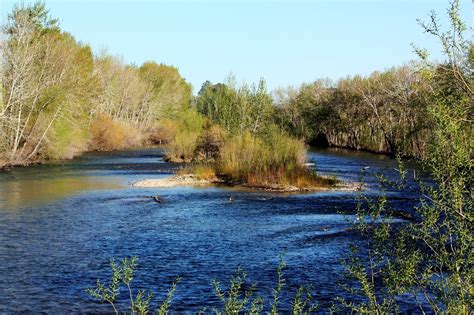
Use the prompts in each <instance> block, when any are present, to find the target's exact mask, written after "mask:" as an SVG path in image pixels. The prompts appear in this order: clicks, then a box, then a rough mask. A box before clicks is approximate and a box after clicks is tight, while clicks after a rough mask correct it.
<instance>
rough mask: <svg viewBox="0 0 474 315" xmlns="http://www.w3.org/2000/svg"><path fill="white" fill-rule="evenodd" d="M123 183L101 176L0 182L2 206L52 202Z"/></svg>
mask: <svg viewBox="0 0 474 315" xmlns="http://www.w3.org/2000/svg"><path fill="white" fill-rule="evenodd" d="M122 187H123V184H121V183H120V182H118V181H113V180H104V179H101V178H99V177H88V176H78V177H59V178H54V177H53V178H43V179H21V180H10V181H4V182H0V205H2V206H1V208H8V209H16V208H23V207H27V206H32V205H39V204H44V203H48V202H52V201H54V200H57V199H59V198H63V197H66V196H69V195H73V194H76V193H78V192H81V191H84V190H100V189H117V188H122Z"/></svg>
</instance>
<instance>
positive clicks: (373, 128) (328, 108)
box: [275, 64, 431, 157]
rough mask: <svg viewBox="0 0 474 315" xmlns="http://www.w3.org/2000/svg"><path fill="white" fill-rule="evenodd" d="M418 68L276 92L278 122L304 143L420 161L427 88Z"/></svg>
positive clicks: (425, 139)
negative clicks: (414, 158) (386, 154)
mask: <svg viewBox="0 0 474 315" xmlns="http://www.w3.org/2000/svg"><path fill="white" fill-rule="evenodd" d="M419 69H420V67H419V65H415V64H411V65H405V66H401V67H395V68H392V69H389V70H387V71H384V72H374V73H372V74H371V75H370V76H367V77H363V76H358V75H357V76H353V77H348V78H344V79H341V80H339V81H337V82H335V83H334V82H331V81H329V80H318V81H316V82H314V83H311V84H304V85H302V86H301V87H300V88H299V89H298V90H295V89H291V88H290V89H279V90H277V91H276V93H275V95H276V102H277V108H278V121H279V122H280V125H281V126H283V128H285V129H286V130H288V131H290V132H292V133H293V134H294V135H295V136H298V137H301V138H304V139H305V140H306V141H308V142H310V143H314V144H317V145H323V146H324V145H327V146H336V147H344V148H350V149H357V150H359V149H363V150H368V151H373V152H379V153H389V154H401V155H403V156H413V157H422V156H424V154H425V153H426V145H427V143H428V142H429V140H430V136H431V135H430V130H429V126H430V122H429V120H428V118H427V117H428V115H427V107H428V101H427V97H428V96H429V94H430V86H429V83H428V80H427V79H426V78H423V76H422V74H421V73H420V71H419Z"/></svg>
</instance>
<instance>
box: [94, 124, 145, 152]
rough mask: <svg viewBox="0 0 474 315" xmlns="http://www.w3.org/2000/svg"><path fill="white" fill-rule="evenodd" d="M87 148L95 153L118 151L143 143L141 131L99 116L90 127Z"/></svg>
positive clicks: (130, 125) (129, 125)
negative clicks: (89, 138)
mask: <svg viewBox="0 0 474 315" xmlns="http://www.w3.org/2000/svg"><path fill="white" fill-rule="evenodd" d="M90 131H91V140H90V145H89V148H90V149H91V150H96V151H110V150H120V149H125V148H129V147H136V146H140V145H142V144H143V143H144V142H145V139H144V134H143V131H142V130H141V129H140V128H139V127H135V126H133V125H132V124H130V123H127V122H122V121H116V120H113V119H112V118H110V117H109V116H107V115H99V116H98V117H97V118H96V119H95V120H94V121H93V122H92V125H91V129H90Z"/></svg>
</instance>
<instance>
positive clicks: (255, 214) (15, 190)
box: [0, 148, 416, 313]
mask: <svg viewBox="0 0 474 315" xmlns="http://www.w3.org/2000/svg"><path fill="white" fill-rule="evenodd" d="M308 159H309V162H313V163H315V165H316V168H317V169H318V171H319V172H320V173H322V174H326V175H327V174H330V175H335V176H337V177H338V178H340V179H341V180H346V181H358V180H359V178H360V175H361V170H362V169H365V172H366V173H367V176H366V177H365V180H364V181H365V182H366V183H367V189H366V193H367V194H372V195H376V194H378V188H377V187H378V186H377V183H378V181H377V179H376V178H375V177H374V173H377V172H384V173H386V174H388V176H389V177H390V178H395V176H396V174H397V171H396V167H397V163H396V161H395V160H394V159H392V158H389V157H386V156H383V155H376V154H370V153H363V152H353V151H348V150H342V149H310V150H309V152H308ZM175 167H176V165H173V164H169V163H165V162H164V161H163V159H162V149H160V148H147V149H140V150H129V151H119V152H101V153H89V154H85V155H83V156H81V157H79V158H76V159H74V160H71V161H67V162H61V163H53V164H46V165H38V166H30V167H23V168H15V169H13V170H11V171H8V172H3V173H0V312H2V313H3V312H32V313H39V312H48V313H51V312H53V313H62V312H106V311H111V308H110V307H109V306H108V305H105V304H101V303H98V302H96V301H94V300H93V299H91V298H90V297H89V296H88V295H87V294H86V293H85V288H87V287H93V286H94V285H95V281H96V279H97V278H101V279H104V278H107V277H108V276H109V275H110V274H109V268H108V260H109V259H110V258H123V257H127V256H132V255H136V256H137V257H138V258H139V270H138V272H137V274H136V276H135V279H134V285H133V286H134V287H135V288H139V289H147V290H153V291H155V292H156V296H155V298H154V300H155V301H157V300H162V299H163V297H164V295H165V294H166V291H167V290H168V289H169V287H170V285H171V283H172V282H173V281H174V280H175V278H176V277H177V276H180V277H181V278H182V281H181V283H180V284H179V285H178V289H177V291H176V294H175V298H174V299H173V304H172V309H173V310H174V311H193V312H197V311H199V310H200V309H201V308H202V306H207V307H208V310H210V308H209V307H212V306H218V305H219V302H218V301H217V299H216V297H215V296H214V294H213V289H212V285H211V282H212V280H213V279H217V280H220V281H221V282H222V283H223V284H227V283H228V281H229V278H230V276H231V275H232V273H233V272H234V270H235V269H236V268H237V267H238V266H242V267H243V268H244V269H245V270H246V271H247V273H248V279H249V281H250V282H255V283H256V286H257V288H258V289H259V291H260V292H261V293H262V294H263V295H264V297H266V299H267V302H269V301H268V298H269V296H270V294H271V288H273V287H275V284H276V280H277V276H276V267H277V266H278V255H279V254H282V253H283V254H284V259H285V261H286V263H287V268H286V269H285V279H286V287H285V292H290V293H291V294H294V292H295V291H296V289H297V288H298V286H299V285H307V286H312V293H313V296H314V297H315V300H316V301H318V302H319V304H320V306H321V307H322V309H324V308H326V307H328V306H329V305H330V303H331V301H332V299H333V298H334V297H335V296H338V295H342V296H344V290H343V289H342V288H341V286H340V283H341V282H343V281H344V275H343V271H342V268H341V265H340V259H341V258H342V257H343V256H344V254H345V253H347V249H348V244H349V243H350V242H351V241H354V240H355V241H357V238H356V236H355V234H354V233H353V232H351V231H350V230H348V228H349V227H350V225H351V220H352V219H353V218H351V216H350V214H351V213H352V211H353V209H354V208H355V205H356V200H355V198H356V193H354V192H323V193H321V192H320V193H307V194H277V193H268V192H252V191H246V190H242V189H235V188H223V187H202V188H192V187H183V188H169V189H143V188H131V187H130V183H131V182H133V181H136V180H139V179H145V178H161V177H164V176H169V175H170V174H172V171H173V168H175ZM410 172H412V170H409V174H410ZM388 194H389V198H390V201H391V203H392V205H393V207H394V208H395V209H400V210H405V209H409V208H410V207H412V206H413V205H414V204H415V203H416V194H414V193H412V192H411V191H409V190H406V191H402V192H397V191H389V192H388ZM153 195H159V196H160V197H162V198H163V200H164V203H156V202H154V201H153V200H152V199H151V198H149V197H150V196H153ZM230 196H232V199H233V201H232V202H229V201H228V199H229V197H230ZM288 296H289V294H287V293H285V294H284V295H283V297H282V302H281V307H282V310H287V309H288V308H289V297H288ZM402 305H404V306H403V307H404V309H405V310H407V311H409V310H416V309H415V308H414V305H411V304H410V300H409V299H407V301H405V303H402ZM120 307H121V308H122V310H126V309H124V307H123V305H122V306H120Z"/></svg>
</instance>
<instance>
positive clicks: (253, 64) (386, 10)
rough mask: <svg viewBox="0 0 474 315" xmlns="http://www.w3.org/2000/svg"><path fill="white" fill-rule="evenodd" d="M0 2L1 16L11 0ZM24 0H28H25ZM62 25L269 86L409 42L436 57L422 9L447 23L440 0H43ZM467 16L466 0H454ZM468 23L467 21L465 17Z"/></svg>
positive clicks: (353, 69) (356, 66)
mask: <svg viewBox="0 0 474 315" xmlns="http://www.w3.org/2000/svg"><path fill="white" fill-rule="evenodd" d="M0 1H2V8H1V10H2V17H5V15H6V14H7V12H9V11H10V9H11V7H12V5H13V3H14V2H15V1H11V0H0ZM27 2H28V1H27ZM46 5H47V7H48V8H49V9H50V12H51V14H52V16H54V17H59V18H60V23H61V27H62V29H63V30H65V31H68V32H70V33H72V34H73V35H74V36H75V37H76V39H78V40H80V41H82V42H86V43H89V44H90V45H91V46H92V48H93V49H94V51H99V50H100V49H102V48H107V49H108V50H109V52H110V53H112V54H115V55H121V56H122V57H123V58H124V60H125V61H126V62H129V63H135V64H141V63H142V62H144V61H146V60H155V61H157V62H162V63H166V64H171V65H174V66H176V67H178V68H179V70H180V72H181V74H182V75H183V76H184V77H185V78H186V79H187V80H188V81H189V82H191V83H192V84H193V86H194V91H195V92H196V91H197V90H199V88H200V86H201V84H202V83H203V82H204V81H205V80H211V81H212V82H219V81H222V80H223V79H224V78H225V77H226V76H227V75H228V74H229V73H231V72H232V73H233V74H234V75H235V76H236V78H237V80H238V81H242V80H246V81H250V82H255V81H257V80H258V79H259V78H260V77H263V78H265V79H266V80H267V83H268V86H269V88H270V89H273V88H275V87H278V86H287V85H295V86H297V85H299V84H301V83H302V82H309V81H313V80H315V79H316V78H321V77H329V78H332V79H337V78H339V77H343V76H347V75H353V74H358V73H359V74H369V73H371V72H372V71H374V70H383V69H386V68H389V67H391V66H394V65H400V64H402V63H404V62H407V61H409V60H411V59H415V55H414V54H413V52H412V48H411V46H410V43H412V42H413V43H417V44H418V45H419V46H422V47H426V48H428V49H430V50H431V51H434V52H435V53H434V56H435V57H436V58H439V57H440V56H441V54H440V49H439V47H438V46H436V44H435V42H434V41H432V40H430V38H429V36H428V35H426V34H423V32H422V31H421V29H420V27H419V26H418V25H417V22H416V19H417V18H427V16H428V13H429V11H430V10H432V9H433V10H435V11H437V12H438V13H440V17H441V18H442V19H441V21H442V22H443V24H447V23H446V19H445V11H446V8H447V5H448V1H446V0H445V1H437V0H430V1H428V0H405V1H402V0H398V1H397V0H391V1H389V0H386V1H383V0H381V1H375V0H372V1H370V0H365V1H356V0H354V1H350V0H345V1H343V0H332V1H330V0H327V1H318V0H313V1H302V0H293V1H291V0H288V1H276V0H274V1H256V0H255V1H250V0H247V1H243V0H241V1H237V0H235V1H232V0H227V1H224V0H222V1H204V0H203V1H198V0H196V1H190V0H188V1H184V0H178V1H170V0H169V1H132V0H129V1H122V0H114V1H112V0H102V1H77V0H76V1H70V0H62V1H58V0H56V1H54V0H49V1H46ZM462 15H463V17H464V19H465V20H466V21H471V22H472V20H473V18H472V3H471V1H470V0H463V1H462ZM471 26H472V25H471Z"/></svg>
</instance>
